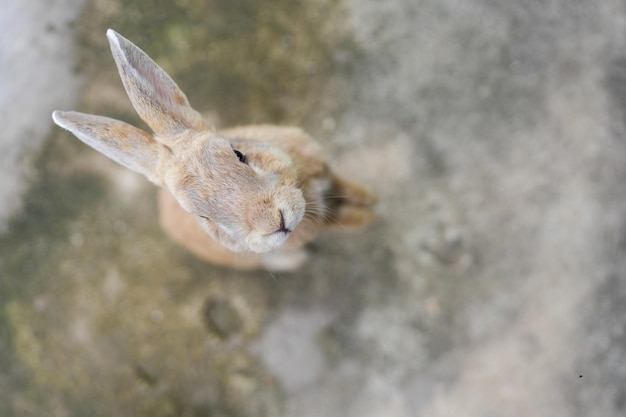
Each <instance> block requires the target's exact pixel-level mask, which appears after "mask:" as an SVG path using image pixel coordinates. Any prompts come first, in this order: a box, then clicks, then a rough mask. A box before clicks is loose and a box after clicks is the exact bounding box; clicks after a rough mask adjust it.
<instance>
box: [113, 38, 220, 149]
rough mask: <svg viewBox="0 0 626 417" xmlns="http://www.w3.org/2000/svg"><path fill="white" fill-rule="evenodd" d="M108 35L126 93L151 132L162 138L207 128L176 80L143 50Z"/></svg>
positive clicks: (127, 41)
mask: <svg viewBox="0 0 626 417" xmlns="http://www.w3.org/2000/svg"><path fill="white" fill-rule="evenodd" d="M107 38H108V39H109V44H110V45H111V52H112V53H113V58H114V59H115V63H116V64H117V69H118V71H119V73H120V77H121V78H122V83H123V84H124V88H125V89H126V93H127V94H128V97H130V101H131V102H132V103H133V107H135V110H136V111H137V113H138V114H139V116H140V117H141V119H142V120H143V121H144V122H146V124H147V125H148V126H150V128H151V129H152V130H153V131H154V133H156V134H157V135H158V136H159V137H160V138H163V137H168V136H172V135H174V134H176V133H179V132H181V131H183V130H187V129H193V130H205V129H207V128H208V126H207V125H206V122H205V121H204V119H203V118H202V116H201V115H200V113H198V112H197V111H195V110H194V109H192V108H191V106H190V105H189V101H187V97H186V96H185V94H184V93H183V92H182V91H181V90H180V88H178V86H177V85H176V83H175V82H174V81H173V80H172V79H171V78H170V76H169V75H168V74H167V73H166V72H165V71H163V69H162V68H161V67H159V66H158V65H157V64H156V63H155V62H154V61H153V60H152V59H151V58H150V57H149V56H148V55H147V54H146V53H145V52H144V51H142V50H141V49H139V48H138V47H137V46H136V45H135V44H133V43H132V42H131V41H129V40H128V39H126V38H124V37H123V36H121V35H120V34H119V33H117V32H115V31H114V30H112V29H109V30H108V31H107Z"/></svg>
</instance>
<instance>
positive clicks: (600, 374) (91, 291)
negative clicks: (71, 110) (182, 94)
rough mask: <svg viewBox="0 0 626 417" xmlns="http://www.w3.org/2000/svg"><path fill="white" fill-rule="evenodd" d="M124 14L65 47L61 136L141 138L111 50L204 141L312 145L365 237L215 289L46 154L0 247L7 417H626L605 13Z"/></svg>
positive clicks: (135, 190) (267, 6) (74, 152)
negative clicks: (102, 133)
mask: <svg viewBox="0 0 626 417" xmlns="http://www.w3.org/2000/svg"><path fill="white" fill-rule="evenodd" d="M137 3H138V4H135V3H134V2H125V3H124V5H123V6H122V3H121V2H118V1H115V0H107V1H104V0H103V1H98V2H94V3H91V4H90V5H89V6H88V8H87V10H86V12H85V13H84V14H83V15H82V16H83V20H84V21H83V22H82V23H79V24H77V25H76V30H77V33H78V35H77V39H81V41H80V42H78V41H77V42H78V43H77V44H79V45H80V46H81V50H80V51H81V52H80V53H79V55H78V56H79V61H78V62H79V67H80V68H81V69H82V70H81V72H80V74H81V76H84V77H86V79H87V80H88V82H87V85H86V88H85V89H84V94H83V95H82V99H81V101H80V102H79V103H77V104H76V105H77V106H79V107H80V108H81V110H85V111H93V112H97V113H100V114H107V115H109V116H113V117H119V118H124V119H125V120H129V121H132V122H137V118H136V116H134V115H133V113H132V109H130V106H129V104H128V103H127V101H126V99H125V97H124V94H123V91H122V89H121V85H120V83H119V81H118V80H117V79H116V75H115V72H114V70H115V69H114V66H113V63H112V60H110V59H108V56H107V52H106V43H105V42H106V41H105V39H104V29H105V28H106V27H109V26H111V27H114V28H116V29H118V30H119V31H120V33H122V34H124V35H126V36H128V37H129V38H130V39H133V40H135V41H136V42H137V43H138V44H139V45H141V46H143V47H144V48H146V50H148V52H149V53H151V54H152V55H153V56H154V57H155V58H156V60H157V61H158V62H161V63H162V64H163V66H164V67H166V69H167V70H168V71H170V72H171V73H172V75H173V76H174V78H175V79H177V80H178V81H179V82H180V84H181V86H182V87H183V89H185V90H187V91H188V92H189V96H190V100H191V101H192V103H194V104H195V105H196V106H197V107H198V108H199V109H200V110H202V111H204V112H206V113H207V114H208V116H209V117H211V118H213V119H214V120H216V121H217V122H222V123H233V122H237V121H240V122H242V123H243V122H250V121H258V119H264V120H265V121H275V122H281V123H299V124H302V125H303V126H304V127H306V128H307V129H308V130H310V131H311V132H313V133H314V134H315V135H316V136H317V137H319V138H320V141H321V142H322V143H323V145H324V147H325V148H326V149H327V150H328V154H329V156H330V158H331V160H332V162H333V165H334V166H335V167H336V169H337V170H338V171H340V172H342V173H344V174H345V175H346V176H349V177H351V178H353V179H355V180H359V181H361V182H363V183H366V184H369V185H370V187H371V188H372V189H373V190H375V191H376V192H377V193H378V194H379V196H380V198H381V203H380V206H379V213H380V221H379V222H378V223H377V224H375V225H374V226H373V227H371V228H369V229H368V230H365V231H362V232H357V233H341V232H337V233H328V234H326V235H324V236H322V237H321V238H320V239H319V240H318V241H317V242H316V244H315V246H314V248H313V249H314V256H313V257H312V259H311V261H310V262H309V263H308V264H307V265H306V266H305V267H304V268H303V269H302V270H301V271H299V272H297V273H293V274H278V275H276V274H275V275H270V274H268V273H267V272H264V271H260V272H257V273H240V272H234V271H228V270H225V269H221V268H215V267H212V266H210V265H206V264H203V263H201V262H199V261H197V260H196V259H194V258H193V257H191V256H190V255H189V254H187V253H185V252H184V251H183V250H182V249H180V248H178V247H176V246H175V245H174V244H172V243H171V242H168V241H167V240H166V238H165V237H164V236H163V234H162V232H161V231H160V230H159V228H158V225H157V221H156V206H155V201H154V196H155V190H154V189H153V188H152V187H151V186H150V185H149V184H146V183H145V181H143V180H142V179H141V178H139V177H137V176H135V175H134V174H131V173H127V172H126V171H124V170H123V169H122V168H120V167H117V166H116V165H115V164H114V163H112V162H109V161H108V160H106V159H104V158H103V157H100V156H99V155H96V154H95V152H93V151H91V150H90V149H85V147H83V146H82V145H80V144H79V143H78V141H76V140H74V139H73V138H71V137H70V136H69V135H67V134H65V133H63V132H59V131H57V130H54V133H53V134H52V135H51V136H50V137H49V138H48V141H47V142H46V145H45V147H44V148H43V151H42V152H41V154H40V156H39V157H37V158H36V159H35V160H36V164H35V170H36V172H37V173H38V175H37V176H36V178H35V180H34V181H32V182H31V183H30V189H29V192H28V194H27V195H26V197H25V200H24V204H23V209H22V210H21V211H20V212H19V213H18V214H17V215H16V216H14V217H13V219H12V220H11V222H10V223H9V224H8V226H7V229H8V232H6V233H5V234H4V235H3V236H2V237H0V254H1V257H0V306H1V307H2V309H1V310H0V311H1V313H0V369H2V370H3V372H0V414H1V415H8V416H18V415H19V416H24V415H25V416H39V415H52V416H65V415H90V416H93V415H96V416H99V415H102V416H108V415H150V416H270V415H276V416H298V417H308V416H315V417H317V416H329V417H333V416H342V417H343V416H355V417H357V416H358V417H383V416H384V417H409V416H411V417H412V416H420V417H422V416H427V417H431V416H432V417H444V416H446V417H447V416H450V417H457V416H469V417H473V416H476V417H491V416H498V417H499V416H512V417H517V416H519V417H522V416H532V417H540V416H550V417H552V416H565V417H569V416H572V417H577V416H598V417H612V416H616V417H617V416H622V415H624V413H625V412H626V333H625V332H626V325H625V323H626V320H625V318H626V307H625V306H626V256H624V250H625V248H626V243H625V242H626V240H625V236H626V235H625V234H624V233H625V230H626V227H625V226H626V222H625V220H626V217H625V215H626V204H625V203H626V192H625V189H624V185H623V184H626V139H625V138H626V132H625V123H626V87H625V85H626V52H625V51H626V32H625V29H626V25H625V18H626V9H625V7H626V5H625V4H624V3H623V2H618V1H617V0H606V1H602V2H597V1H596V2H594V1H582V0H576V1H565V0H562V1H549V2H547V1H544V2H540V1H525V2H517V1H506V2H502V1H491V0H473V1H470V2H461V1H455V0H438V1H435V0H424V1H411V0H394V1H388V2H380V1H373V0H344V2H341V3H335V2H332V1H324V0H318V1H314V2H281V1H276V2H263V3H262V4H261V3H260V2H254V3H253V2H245V1H241V2H226V1H216V2H193V1H189V2H186V3H184V4H183V3H180V4H178V3H177V4H176V6H175V7H174V8H173V9H167V10H166V9H164V8H163V7H164V5H165V3H167V2H163V4H161V3H162V2H159V1H156V2H155V3H154V7H153V8H152V9H150V10H144V9H142V6H141V5H140V3H141V2H137ZM205 3H206V4H205ZM168 4H169V3H168ZM237 51H243V52H237ZM209 63H213V65H212V66H211V65H209ZM5 89H6V87H3V90H2V91H0V95H1V96H2V97H3V100H4V99H5V97H7V93H6V91H5ZM64 100H68V101H67V102H69V100H70V99H69V98H65V99H64ZM64 103H66V102H64ZM62 104H63V103H60V104H59V106H62ZM10 123H11V122H9V124H10ZM45 123H49V122H48V121H46V122H45ZM48 127H50V125H48ZM3 140H4V139H3ZM12 143H13V142H11V144H10V145H7V143H6V141H5V142H3V146H10V147H11V149H18V148H16V145H14V144H12ZM16 175H18V174H13V175H11V174H5V176H8V178H11V180H12V181H13V180H14V178H18V177H16ZM19 178H21V177H19ZM2 204H3V205H4V206H6V204H7V203H6V202H5V201H3V202H2Z"/></svg>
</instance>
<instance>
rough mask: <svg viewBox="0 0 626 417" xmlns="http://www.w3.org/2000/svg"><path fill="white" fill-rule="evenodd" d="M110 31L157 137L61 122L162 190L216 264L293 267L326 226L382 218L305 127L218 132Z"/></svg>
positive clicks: (69, 119)
mask: <svg viewBox="0 0 626 417" xmlns="http://www.w3.org/2000/svg"><path fill="white" fill-rule="evenodd" d="M107 36H108V38H109V41H110V44H111V50H112V52H113V57H114V59H115V62H116V64H117V66H118V70H119V73H120V76H121V78H122V81H123V84H124V87H125V88H126V91H127V93H128V95H129V97H130V99H131V101H132V103H133V106H134V107H135V109H136V110H137V112H138V114H139V115H140V117H141V118H142V119H143V120H144V121H145V122H146V123H147V124H148V126H150V128H151V129H152V130H153V131H154V136H152V135H150V134H148V133H146V132H144V131H142V130H139V129H137V128H135V127H133V126H130V125H128V124H126V123H124V122H120V121H117V120H114V119H108V118H105V117H101V116H93V115H88V114H83V113H77V112H58V111H57V112H54V113H53V119H54V121H55V122H56V123H57V124H59V125H60V126H62V127H64V128H66V129H68V130H70V131H71V132H72V133H74V134H75V135H76V136H77V137H78V138H79V139H81V140H82V141H84V142H85V143H87V144H88V145H90V146H92V147H93V148H94V149H96V150H98V151H100V152H102V153H104V154H105V155H107V156H108V157H110V158H112V159H113V160H115V161H117V162H119V163H120V164H122V165H124V166H126V167H127V168H130V169H132V170H134V171H137V172H140V173H142V174H144V175H145V176H146V177H147V178H148V179H149V180H150V181H152V182H153V183H155V184H156V185H158V186H160V187H162V190H161V192H160V195H159V206H160V210H161V211H160V220H161V224H162V226H163V228H164V230H165V231H166V232H167V234H168V235H169V236H170V237H171V238H172V239H173V240H174V241H176V242H178V243H180V244H181V245H183V246H185V247H186V248H187V249H189V250H190V251H191V252H192V253H194V254H195V255H197V256H199V257H201V258H202V259H205V260H207V261H209V262H212V263H215V264H220V265H227V266H232V267H235V268H240V269H252V268H259V267H266V268H271V269H283V270H288V269H294V268H296V267H297V266H299V265H300V264H301V263H302V261H304V259H305V257H306V255H305V252H304V251H303V250H302V247H303V246H304V245H305V244H306V243H308V242H310V241H311V240H312V239H314V238H315V237H316V236H317V235H318V234H319V233H320V232H321V231H322V230H324V229H326V228H332V227H337V226H339V227H347V228H353V227H362V226H365V225H367V224H369V223H370V222H371V221H372V220H373V219H374V218H375V216H374V213H373V211H372V209H371V208H372V206H373V205H374V204H375V202H376V198H375V197H374V196H373V195H372V194H371V193H369V192H368V191H367V190H366V189H364V188H363V187H361V186H358V185H356V184H353V183H351V182H349V181H347V180H344V179H342V178H339V177H337V176H336V175H335V174H334V173H333V172H332V171H331V169H330V168H329V167H328V165H327V163H326V161H325V159H324V157H323V155H322V152H321V149H320V147H319V145H318V144H317V143H316V142H315V141H314V140H313V139H312V138H311V137H310V136H308V135H307V134H306V133H304V132H303V131H302V130H301V129H299V128H293V127H279V126H273V125H258V126H244V127H237V128H232V129H228V130H224V131H221V132H215V131H214V130H212V129H211V128H210V127H209V126H208V124H207V123H206V121H205V120H204V119H203V118H202V117H201V116H200V114H199V113H198V112H196V111H195V110H193V108H191V106H190V105H189V102H188V101H187V98H186V96H185V95H184V93H183V92H182V91H180V89H179V88H178V86H177V85H176V84H175V83H174V81H172V79H171V78H170V77H169V76H168V75H167V74H166V73H165V72H164V71H163V70H162V69H161V68H160V67H158V65H157V64H156V63H154V61H152V60H151V59H150V58H149V57H148V56H147V55H146V54H145V53H144V52H143V51H141V50H140V49H139V48H137V47H136V46H135V45H134V44H132V43H131V42H130V41H128V40H126V39H125V38H123V37H122V36H120V35H119V34H117V33H115V32H114V31H112V30H109V31H108V32H107ZM235 149H236V150H237V151H238V152H240V155H242V154H243V155H245V156H242V158H245V159H244V161H243V162H242V161H240V160H239V156H240V155H237V154H236V152H235V151H234V150H235Z"/></svg>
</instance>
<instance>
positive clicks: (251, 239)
mask: <svg viewBox="0 0 626 417" xmlns="http://www.w3.org/2000/svg"><path fill="white" fill-rule="evenodd" d="M290 235H291V233H290V232H285V231H283V230H277V231H275V232H272V233H270V234H266V235H250V236H248V238H247V239H246V243H247V246H248V248H249V249H250V251H252V252H256V253H265V252H269V251H271V250H272V249H276V248H277V247H279V246H281V245H283V244H284V243H285V241H287V239H288V238H289V236H290Z"/></svg>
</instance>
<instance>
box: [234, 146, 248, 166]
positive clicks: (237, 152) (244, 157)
mask: <svg viewBox="0 0 626 417" xmlns="http://www.w3.org/2000/svg"><path fill="white" fill-rule="evenodd" d="M233 152H235V155H237V159H239V162H243V163H244V164H247V163H248V158H246V156H245V155H244V154H242V153H241V152H240V151H238V150H237V149H233Z"/></svg>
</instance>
